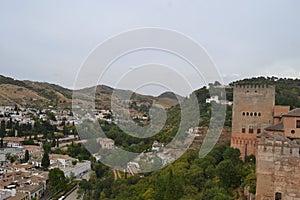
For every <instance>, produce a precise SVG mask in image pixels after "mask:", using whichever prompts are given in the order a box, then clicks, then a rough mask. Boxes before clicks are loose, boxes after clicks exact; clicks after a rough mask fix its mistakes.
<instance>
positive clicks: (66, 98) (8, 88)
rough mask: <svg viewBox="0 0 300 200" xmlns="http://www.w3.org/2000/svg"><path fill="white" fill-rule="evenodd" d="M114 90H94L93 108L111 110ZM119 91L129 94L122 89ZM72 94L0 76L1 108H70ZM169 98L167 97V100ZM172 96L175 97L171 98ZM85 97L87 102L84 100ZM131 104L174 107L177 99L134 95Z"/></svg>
mask: <svg viewBox="0 0 300 200" xmlns="http://www.w3.org/2000/svg"><path fill="white" fill-rule="evenodd" d="M91 90H94V87H91V88H84V89H82V90H78V91H79V92H80V93H82V94H85V93H87V94H88V93H89V92H90V91H91ZM112 92H113V88H111V87H108V86H105V85H99V86H97V90H96V99H95V102H96V106H98V107H99V108H110V97H111V94H112ZM122 92H129V91H126V90H123V91H122ZM72 94H73V91H72V90H70V89H67V88H64V87H61V86H59V85H55V84H50V83H46V82H33V81H29V80H25V81H20V80H15V79H13V78H9V77H5V76H2V75H0V105H15V104H19V105H22V106H25V105H26V106H34V107H43V106H48V105H52V106H54V107H61V108H65V107H67V108H70V107H71V103H72ZM168 96H169V97H168ZM174 96H175V95H174ZM85 98H86V99H85ZM131 99H132V102H136V103H138V104H146V105H147V106H149V105H150V104H152V103H153V102H156V103H159V104H161V105H163V106H164V107H172V106H174V105H176V104H177V103H178V102H177V99H176V98H174V97H173V96H170V95H167V96H162V97H153V96H147V95H141V94H137V93H134V94H133V95H132V97H131ZM82 100H83V102H84V101H88V100H89V97H88V96H85V97H84V96H83V99H82Z"/></svg>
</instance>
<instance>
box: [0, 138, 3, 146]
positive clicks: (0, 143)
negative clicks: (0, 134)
mask: <svg viewBox="0 0 300 200" xmlns="http://www.w3.org/2000/svg"><path fill="white" fill-rule="evenodd" d="M3 146H4V145H3V138H1V139H0V148H3Z"/></svg>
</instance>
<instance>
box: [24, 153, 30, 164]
mask: <svg viewBox="0 0 300 200" xmlns="http://www.w3.org/2000/svg"><path fill="white" fill-rule="evenodd" d="M28 160H29V151H28V150H26V151H25V158H24V161H25V162H28Z"/></svg>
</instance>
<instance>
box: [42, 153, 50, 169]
mask: <svg viewBox="0 0 300 200" xmlns="http://www.w3.org/2000/svg"><path fill="white" fill-rule="evenodd" d="M49 165H50V159H49V154H48V152H47V151H45V152H44V155H43V158H42V167H43V168H45V169H46V168H48V167H49Z"/></svg>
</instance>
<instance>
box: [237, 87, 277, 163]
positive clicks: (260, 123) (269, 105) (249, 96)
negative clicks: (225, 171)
mask: <svg viewBox="0 0 300 200" xmlns="http://www.w3.org/2000/svg"><path fill="white" fill-rule="evenodd" d="M274 106H275V87H274V86H267V85H236V86H234V88H233V112H232V135H231V147H233V148H238V149H239V150H240V152H241V157H242V159H244V158H245V156H246V155H251V154H253V155H255V151H256V148H257V139H256V135H257V134H260V133H262V132H263V130H264V128H266V127H267V126H269V125H270V124H272V123H273V110H274Z"/></svg>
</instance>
